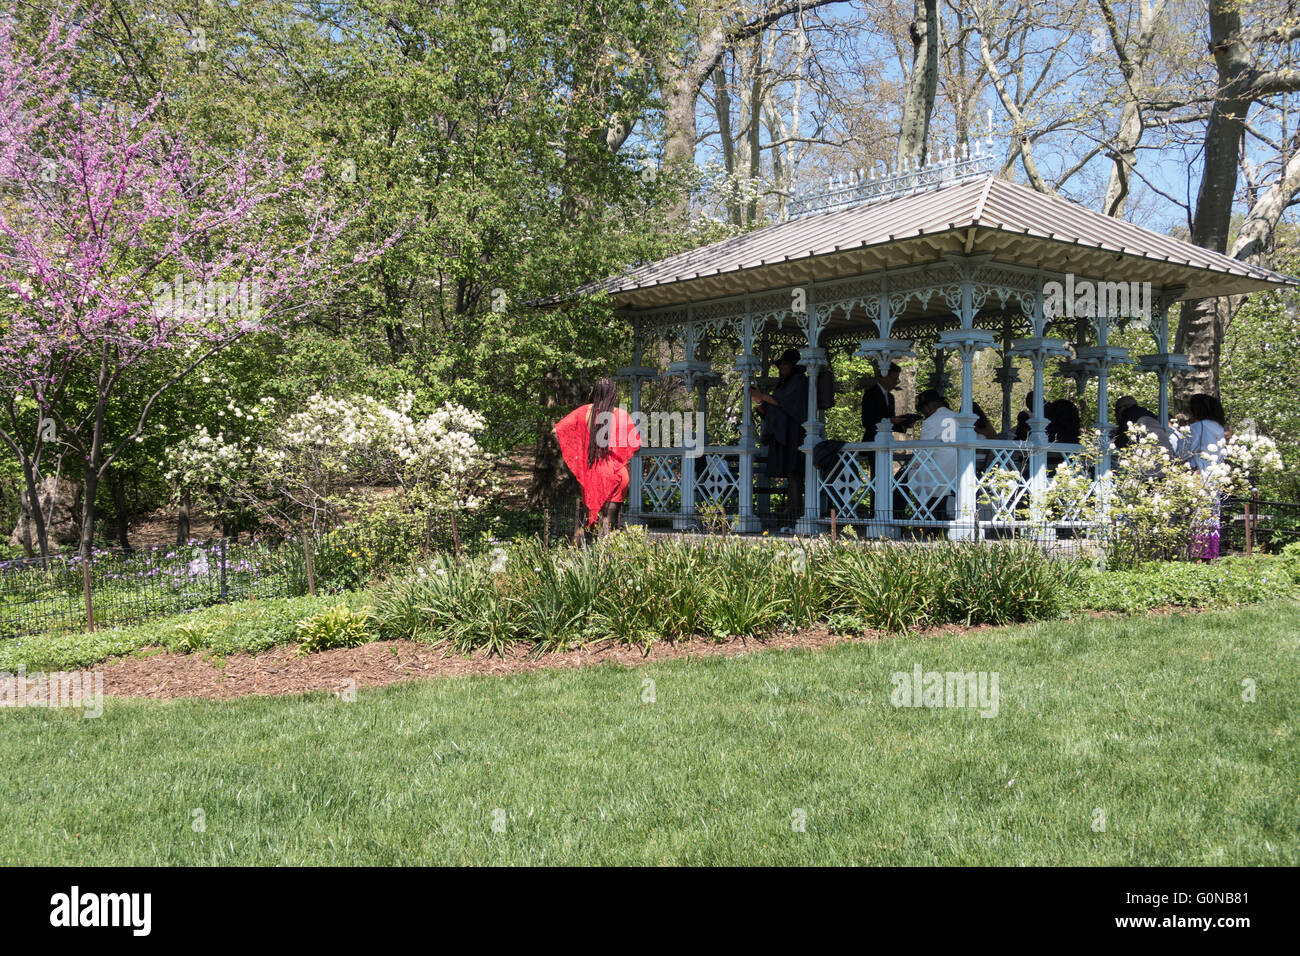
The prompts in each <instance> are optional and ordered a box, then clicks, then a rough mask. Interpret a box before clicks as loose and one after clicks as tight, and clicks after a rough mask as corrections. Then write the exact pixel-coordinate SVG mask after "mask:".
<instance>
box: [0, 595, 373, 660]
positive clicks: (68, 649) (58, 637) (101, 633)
mask: <svg viewBox="0 0 1300 956" xmlns="http://www.w3.org/2000/svg"><path fill="white" fill-rule="evenodd" d="M369 600H370V599H369V598H368V596H367V595H366V594H365V593H364V592H359V593H349V594H342V595H334V596H333V597H328V598H327V597H298V598H267V599H263V600H251V601H239V602H237V603H234V604H219V605H214V606H212V607H207V608H203V609H202V610H198V611H192V612H190V613H189V614H180V615H173V616H171V617H166V618H159V619H158V620H155V621H150V622H148V623H147V624H137V625H133V626H130V627H122V628H101V629H99V630H96V631H94V632H93V633H81V634H41V635H36V636H32V637H21V638H13V639H10V640H4V641H0V671H10V672H12V671H15V670H17V668H18V667H19V666H22V667H26V668H27V669H28V670H29V671H34V670H67V669H70V668H77V667H88V666H90V665H92V664H97V663H99V662H100V661H103V660H107V659H108V658H110V657H119V656H122V655H124V654H131V653H134V652H136V651H139V650H140V649H142V648H145V647H163V648H166V649H167V650H169V651H172V652H174V653H181V654H189V653H196V652H200V651H201V652H204V653H208V654H213V655H228V654H235V653H245V654H257V653H260V652H262V651H265V650H269V649H270V648H272V647H277V646H281V645H285V644H294V643H296V642H297V639H298V637H297V626H298V623H299V622H300V621H302V620H304V619H306V618H310V617H312V616H313V615H315V614H317V613H318V612H320V611H322V610H324V609H326V608H329V607H331V606H334V605H337V604H340V603H344V604H347V605H348V606H349V607H354V608H359V607H362V606H365V605H366V604H367V603H368V602H369Z"/></svg>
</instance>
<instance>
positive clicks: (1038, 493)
mask: <svg viewBox="0 0 1300 956" xmlns="http://www.w3.org/2000/svg"><path fill="white" fill-rule="evenodd" d="M1034 326H1035V332H1038V333H1041V332H1042V330H1043V325H1042V323H1041V322H1039V321H1035V323H1034ZM1011 350H1012V353H1014V354H1016V355H1024V356H1027V357H1028V358H1029V361H1030V362H1031V363H1032V364H1033V367H1034V398H1033V403H1032V409H1031V411H1030V414H1029V476H1028V477H1029V508H1030V514H1029V520H1030V522H1031V523H1032V524H1033V525H1034V526H1035V527H1039V526H1041V525H1042V524H1043V522H1044V520H1045V514H1044V511H1043V503H1044V502H1043V498H1044V495H1045V494H1046V492H1047V415H1046V414H1044V412H1043V406H1044V404H1045V403H1044V401H1043V371H1044V369H1045V368H1046V366H1047V361H1048V359H1051V358H1054V357H1062V356H1066V355H1069V354H1070V349H1069V346H1067V345H1066V344H1065V342H1064V341H1063V340H1061V339H1049V338H1044V337H1043V336H1042V335H1041V334H1037V335H1035V336H1033V337H1032V338H1028V339H1018V340H1016V341H1015V342H1013V343H1012V347H1011Z"/></svg>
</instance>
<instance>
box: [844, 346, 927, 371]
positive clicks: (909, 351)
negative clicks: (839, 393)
mask: <svg viewBox="0 0 1300 956" xmlns="http://www.w3.org/2000/svg"><path fill="white" fill-rule="evenodd" d="M853 357H854V358H864V359H870V360H871V362H872V364H874V365H875V366H876V371H878V372H880V374H882V375H883V374H885V372H887V371H888V370H889V364H890V363H891V362H893V361H894V360H895V359H900V358H915V357H916V351H915V343H914V342H913V341H911V340H910V339H863V340H862V341H861V342H859V343H858V348H857V351H856V352H854V353H853Z"/></svg>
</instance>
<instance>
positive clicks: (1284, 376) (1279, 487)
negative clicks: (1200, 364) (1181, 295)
mask: <svg viewBox="0 0 1300 956" xmlns="http://www.w3.org/2000/svg"><path fill="white" fill-rule="evenodd" d="M1272 267H1273V268H1275V269H1277V270H1278V271H1280V272H1284V273H1287V274H1294V273H1295V272H1296V271H1297V270H1300V256H1296V255H1295V254H1294V253H1293V254H1290V255H1287V256H1283V257H1281V258H1279V259H1278V260H1277V261H1275V262H1273V263H1272ZM1293 297H1294V293H1292V292H1290V291H1285V290H1280V291H1277V292H1256V293H1254V294H1253V295H1251V296H1250V297H1248V298H1247V299H1246V301H1245V302H1244V303H1243V304H1242V306H1241V308H1240V309H1239V310H1238V311H1237V314H1236V315H1235V316H1234V317H1233V319H1232V322H1231V323H1230V324H1229V325H1228V327H1227V328H1226V329H1225V330H1224V335H1223V351H1222V356H1221V360H1220V370H1219V382H1220V386H1219V387H1220V392H1221V394H1222V398H1223V405H1224V409H1225V410H1226V411H1227V413H1228V424H1229V425H1230V426H1231V427H1232V428H1234V429H1239V428H1240V427H1241V426H1242V425H1243V424H1245V423H1248V422H1251V421H1253V422H1254V423H1255V427H1256V428H1257V429H1258V431H1259V432H1260V433H1261V434H1265V435H1268V436H1269V437H1271V438H1272V439H1273V440H1274V441H1276V442H1277V444H1278V449H1279V451H1281V453H1282V459H1283V461H1285V462H1286V463H1287V466H1288V467H1287V468H1285V469H1283V471H1281V472H1280V473H1278V474H1275V475H1268V476H1266V477H1265V479H1264V482H1263V485H1262V487H1261V493H1262V495H1263V497H1264V498H1274V499H1280V500H1285V501H1295V500H1297V499H1300V470H1297V469H1296V468H1295V464H1296V462H1298V461H1300V403H1297V402H1296V400H1295V396H1296V395H1297V394H1300V365H1298V364H1297V362H1296V360H1295V344H1296V342H1297V341H1300V312H1294V311H1293V310H1292V309H1291V308H1290V305H1291V300H1292V299H1293Z"/></svg>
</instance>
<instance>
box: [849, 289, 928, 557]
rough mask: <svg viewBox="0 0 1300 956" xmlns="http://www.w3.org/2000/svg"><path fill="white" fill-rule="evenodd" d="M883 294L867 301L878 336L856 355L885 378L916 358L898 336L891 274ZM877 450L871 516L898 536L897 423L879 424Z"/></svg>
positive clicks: (886, 533) (884, 531)
mask: <svg viewBox="0 0 1300 956" xmlns="http://www.w3.org/2000/svg"><path fill="white" fill-rule="evenodd" d="M880 285H881V290H880V294H879V296H878V297H877V299H876V302H875V307H874V308H872V307H871V304H870V303H869V304H868V309H867V312H868V315H871V314H872V313H873V312H874V313H875V315H874V321H875V323H876V332H877V333H878V337H877V338H874V339H863V340H862V341H860V342H859V343H858V349H857V351H856V352H854V353H853V356H854V358H864V359H868V360H870V361H871V363H872V364H873V365H874V366H875V369H876V374H877V375H879V376H880V377H882V378H883V377H884V376H885V375H886V374H888V372H889V366H890V364H891V363H893V362H895V361H896V360H898V359H901V358H915V357H916V352H915V351H914V349H913V345H914V343H913V342H911V341H909V340H907V339H896V338H894V337H893V332H894V315H893V312H892V310H891V309H890V305H889V277H888V276H885V277H883V278H882V280H881V283H880ZM871 444H872V445H873V446H874V447H875V449H876V450H875V451H872V452H868V453H867V454H869V455H872V456H873V460H872V463H871V466H870V468H869V471H870V474H871V484H872V490H871V494H872V498H873V500H874V502H875V508H874V510H873V514H872V516H871V517H872V518H873V519H874V520H875V525H876V533H877V534H878V535H880V536H881V537H891V538H892V537H897V536H898V529H897V528H896V527H894V526H893V518H894V494H893V492H894V458H893V454H894V453H893V445H894V423H893V422H891V421H885V420H883V419H882V420H881V421H880V422H879V423H877V427H876V438H875V441H873V442H872V443H871Z"/></svg>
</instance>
